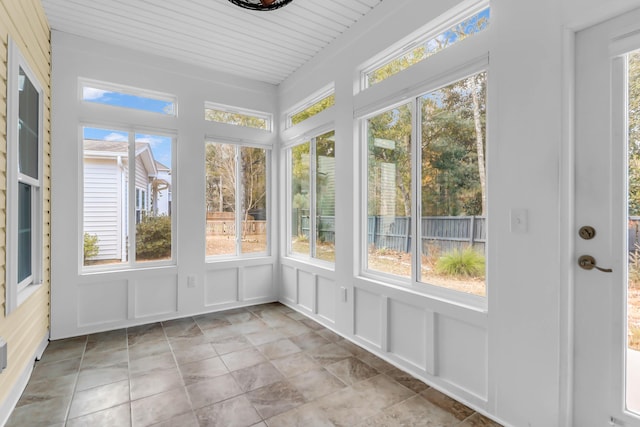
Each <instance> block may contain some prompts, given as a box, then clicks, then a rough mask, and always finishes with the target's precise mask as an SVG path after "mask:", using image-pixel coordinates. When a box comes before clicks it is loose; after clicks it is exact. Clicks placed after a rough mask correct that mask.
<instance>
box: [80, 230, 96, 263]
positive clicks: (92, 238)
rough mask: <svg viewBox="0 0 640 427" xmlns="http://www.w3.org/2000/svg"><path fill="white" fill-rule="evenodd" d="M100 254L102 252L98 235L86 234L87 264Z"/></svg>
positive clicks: (85, 253)
mask: <svg viewBox="0 0 640 427" xmlns="http://www.w3.org/2000/svg"><path fill="white" fill-rule="evenodd" d="M99 252H100V247H99V246H98V235H97V234H89V233H84V255H83V257H84V261H85V264H86V262H87V261H88V260H90V259H92V258H95V257H96V256H97V255H98V253H99Z"/></svg>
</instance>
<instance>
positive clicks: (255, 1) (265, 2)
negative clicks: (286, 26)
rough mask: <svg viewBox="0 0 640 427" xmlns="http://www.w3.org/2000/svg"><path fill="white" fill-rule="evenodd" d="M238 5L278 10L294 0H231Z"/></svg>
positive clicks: (246, 7)
mask: <svg viewBox="0 0 640 427" xmlns="http://www.w3.org/2000/svg"><path fill="white" fill-rule="evenodd" d="M229 1H230V2H231V3H233V4H235V5H236V6H240V7H243V8H245V9H250V10H263V11H266V10H276V9H280V8H281V7H283V6H286V5H288V4H289V3H291V1H292V0H229Z"/></svg>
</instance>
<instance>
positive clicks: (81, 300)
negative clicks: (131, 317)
mask: <svg viewBox="0 0 640 427" xmlns="http://www.w3.org/2000/svg"><path fill="white" fill-rule="evenodd" d="M128 294H129V290H128V281H127V280H116V281H108V282H97V283H84V284H81V285H79V286H78V305H77V306H78V326H79V327H88V326H100V325H109V324H110V323H115V322H121V321H124V320H127V305H126V304H123V301H127V299H128Z"/></svg>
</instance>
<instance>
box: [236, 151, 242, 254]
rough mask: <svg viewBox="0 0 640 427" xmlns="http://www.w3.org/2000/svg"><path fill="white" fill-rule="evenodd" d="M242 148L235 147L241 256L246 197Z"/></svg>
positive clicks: (238, 248)
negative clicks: (244, 199)
mask: <svg viewBox="0 0 640 427" xmlns="http://www.w3.org/2000/svg"><path fill="white" fill-rule="evenodd" d="M240 149H241V148H240V146H239V145H236V147H235V151H236V186H235V193H236V200H235V206H236V208H235V209H236V255H241V254H242V219H243V218H242V217H243V212H242V210H243V206H242V199H243V197H244V194H243V191H244V188H243V185H242V167H243V165H242V153H241V151H240Z"/></svg>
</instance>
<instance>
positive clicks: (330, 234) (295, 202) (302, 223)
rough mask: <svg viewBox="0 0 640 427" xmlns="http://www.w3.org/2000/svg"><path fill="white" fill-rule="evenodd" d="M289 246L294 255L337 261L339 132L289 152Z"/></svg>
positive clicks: (310, 141)
mask: <svg viewBox="0 0 640 427" xmlns="http://www.w3.org/2000/svg"><path fill="white" fill-rule="evenodd" d="M288 158H289V182H290V191H291V192H290V194H291V197H290V200H289V206H290V209H289V212H290V224H289V249H288V252H289V253H290V254H292V255H301V256H310V257H312V258H317V259H320V260H323V261H329V262H334V261H335V134H334V132H333V131H331V132H327V133H325V134H322V135H320V136H318V137H315V138H311V139H310V140H309V141H306V142H303V143H302V144H298V145H296V146H294V147H292V148H291V149H290V150H289V151H288Z"/></svg>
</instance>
